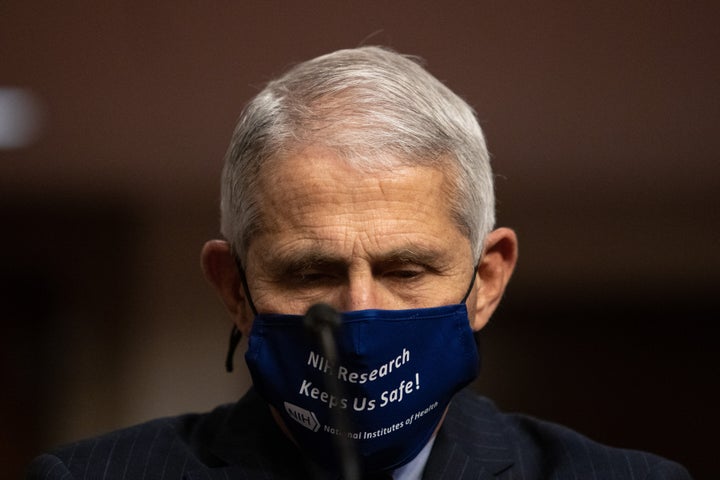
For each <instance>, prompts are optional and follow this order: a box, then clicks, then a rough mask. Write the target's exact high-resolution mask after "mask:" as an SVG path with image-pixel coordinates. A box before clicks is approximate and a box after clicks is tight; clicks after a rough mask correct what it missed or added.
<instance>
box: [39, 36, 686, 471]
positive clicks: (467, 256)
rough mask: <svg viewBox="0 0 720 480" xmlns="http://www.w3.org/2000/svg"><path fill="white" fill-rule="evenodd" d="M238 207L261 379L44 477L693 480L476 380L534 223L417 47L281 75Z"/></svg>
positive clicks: (241, 325) (225, 203)
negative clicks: (503, 223)
mask: <svg viewBox="0 0 720 480" xmlns="http://www.w3.org/2000/svg"><path fill="white" fill-rule="evenodd" d="M221 210H222V233H223V235H224V237H225V239H224V240H213V241H210V242H208V243H207V244H206V245H205V246H204V248H203V250H202V265H203V270H204V272H205V275H206V277H207V279H208V280H209V281H210V282H211V283H212V284H213V285H214V287H215V288H216V289H217V291H218V292H219V294H220V297H221V298H222V301H223V302H224V303H225V306H226V307H227V310H228V311H229V313H230V315H231V316H232V321H233V332H232V336H231V348H230V352H229V354H228V363H229V367H230V368H231V364H232V353H233V351H234V348H235V346H236V345H237V343H238V341H239V340H240V338H241V336H245V337H247V338H248V339H249V344H248V351H247V354H246V361H247V364H248V367H249V369H250V372H251V375H252V378H253V388H252V389H251V390H250V391H249V392H248V393H247V394H246V395H245V397H243V398H242V399H241V400H240V402H238V403H237V404H235V405H231V406H223V407H219V408H218V409H216V410H215V411H213V412H211V413H209V414H205V415H187V416H183V417H178V418H174V419H164V420H159V421H154V422H149V423H147V424H143V425H139V426H136V427H132V428H130V429H126V430H122V431H119V432H115V433H112V434H109V435H106V436H104V437H100V438H97V439H92V440H89V441H84V442H79V443H77V444H75V445H71V446H69V447H66V448H65V449H62V450H60V451H58V452H56V453H55V454H54V455H45V456H43V457H40V458H38V459H37V460H36V461H35V463H34V464H33V467H32V472H33V473H34V474H35V475H36V477H37V478H81V477H82V478H84V477H85V476H90V477H92V478H139V477H142V478H163V479H165V478H167V479H170V478H238V479H239V478H243V479H244V478H248V479H271V478H340V477H342V478H346V479H348V478H369V477H371V476H373V478H375V477H374V476H377V475H385V478H395V479H419V478H426V479H439V478H445V479H466V478H467V479H469V478H472V479H484V478H495V477H497V478H508V479H510V478H515V479H542V478H557V479H564V478H568V479H570V478H573V479H574V478H597V479H600V478H615V479H621V478H628V479H630V478H648V479H651V478H652V479H660V478H677V479H681V478H689V475H688V474H687V472H686V471H685V470H684V469H683V468H682V467H681V466H679V465H677V464H675V463H672V462H670V461H667V460H664V459H662V458H659V457H657V456H654V455H651V454H646V453H641V452H631V451H626V450H619V449H613V448H609V447H605V446H602V445H599V444H597V443H594V442H592V441H591V440H588V439H586V438H585V437H582V436H580V435H579V434H577V433H574V432H572V431H569V430H567V429H565V428H562V427H560V426H557V425H552V424H549V423H544V422H540V421H537V420H533V419H530V418H527V417H523V416H518V415H505V414H501V413H499V412H498V411H497V410H496V409H495V408H494V406H493V405H492V403H491V402H489V401H488V400H486V399H483V398H482V397H479V396H477V395H476V394H474V393H472V392H471V391H469V390H467V389H465V387H466V386H467V385H468V384H469V383H470V382H471V381H472V380H473V379H474V378H475V377H476V375H477V373H478V363H479V361H478V353H477V349H476V346H475V343H474V333H475V332H478V331H479V330H481V329H482V328H483V327H484V326H485V325H486V324H487V322H488V321H489V319H490V316H491V315H492V313H493V311H494V310H495V308H496V307H497V305H498V302H499V301H500V298H501V297H502V294H503V291H504V289H505V287H506V285H507V283H508V280H509V279H510V276H511V274H512V271H513V268H514V265H515V261H516V258H517V239H516V236H515V234H514V232H513V231H512V230H510V229H507V228H497V229H495V228H494V197H493V181H492V172H491V169H490V165H489V158H488V152H487V149H486V146H485V141H484V138H483V134H482V131H481V129H480V127H479V125H478V123H477V121H476V119H475V116H474V114H473V111H472V109H471V108H470V107H469V106H468V105H467V104H466V103H465V102H464V101H463V100H461V99H460V98H459V97H458V96H457V95H455V94H454V93H452V92H451V91H450V90H449V89H448V88H447V87H445V86H444V85H443V84H442V83H440V82H439V81H438V80H436V79H435V78H434V77H432V76H431V75H430V74H429V73H428V72H426V71H425V70H424V69H423V68H422V67H421V66H419V65H418V64H417V63H415V62H414V61H413V60H411V59H409V58H406V57H403V56H401V55H398V54H396V53H394V52H391V51H388V50H385V49H381V48H375V47H365V48H359V49H355V50H343V51H338V52H335V53H331V54H329V55H325V56H322V57H319V58H316V59H313V60H310V61H308V62H305V63H302V64H300V65H298V66H296V67H295V68H293V69H291V70H290V71H289V72H288V73H286V74H285V75H284V76H282V77H280V78H279V79H277V80H275V81H273V82H270V83H269V84H268V85H267V87H266V88H265V89H264V90H263V91H261V92H260V93H259V94H258V95H257V96H256V97H255V98H254V99H253V100H252V101H251V102H250V104H249V105H248V106H247V107H246V109H245V110H244V112H243V114H242V116H241V118H240V121H239V123H238V126H237V128H236V130H235V133H234V135H233V139H232V143H231V145H230V148H229V150H228V153H227V156H226V159H225V169H224V172H223V179H222V205H221ZM338 312H340V313H338Z"/></svg>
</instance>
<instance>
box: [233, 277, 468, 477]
mask: <svg viewBox="0 0 720 480" xmlns="http://www.w3.org/2000/svg"><path fill="white" fill-rule="evenodd" d="M471 287H472V285H471ZM468 293H469V290H468ZM466 296H467V295H466ZM335 339H336V342H337V351H338V361H337V362H336V363H337V364H336V365H332V364H330V362H329V361H328V359H327V358H325V356H324V355H323V353H322V350H321V348H320V346H319V345H318V344H317V342H316V341H315V340H314V339H313V337H312V336H310V335H309V334H308V332H307V330H306V328H305V327H304V325H303V317H302V316H299V315H280V314H259V315H257V316H256V317H255V321H254V323H253V326H252V331H251V333H250V339H249V344H248V351H247V353H246V355H245V360H246V362H247V365H248V367H249V370H250V373H251V375H252V379H253V384H254V387H255V388H256V389H257V391H258V392H259V393H260V395H261V396H262V397H263V398H264V399H265V400H266V401H267V402H268V403H269V404H270V405H272V406H273V407H274V408H275V409H276V410H277V412H278V413H279V414H280V416H281V417H282V419H283V421H284V423H285V425H286V426H287V428H288V429H289V431H290V433H291V434H292V437H293V438H294V440H295V441H296V443H297V444H298V445H299V447H300V448H301V449H302V450H303V451H304V452H305V454H306V455H308V456H309V457H310V458H311V459H312V460H314V461H315V462H316V463H318V464H319V465H322V466H323V467H325V468H328V469H330V470H338V469H339V465H338V464H337V462H338V460H336V456H335V455H334V447H335V445H336V444H337V441H338V438H337V437H338V436H339V437H344V438H350V439H352V440H353V441H354V444H355V446H356V449H357V452H358V456H359V460H360V467H361V468H362V469H363V470H364V471H367V472H374V471H380V470H390V469H394V468H397V467H399V466H401V465H403V464H405V463H407V462H409V461H410V460H412V459H413V458H414V457H415V456H416V455H417V454H418V453H419V452H420V450H421V449H422V448H423V447H424V446H425V444H426V443H427V442H428V441H429V440H430V438H431V437H432V435H433V433H434V431H435V429H436V428H437V426H438V424H439V423H440V421H441V419H442V417H443V415H444V413H445V409H446V408H447V406H448V404H449V402H450V400H451V398H452V397H453V395H454V394H455V393H457V392H458V391H459V390H460V389H462V388H463V387H465V386H466V385H467V384H468V383H470V382H471V381H472V380H473V379H474V378H475V377H476V376H477V374H478V370H479V357H478V351H477V347H476V345H475V340H474V336H473V332H472V329H471V328H470V325H469V321H468V312H467V308H466V306H465V304H464V299H463V302H462V303H460V304H457V305H449V306H442V307H436V308H422V309H412V310H362V311H355V312H349V313H343V314H342V322H341V325H340V327H339V328H338V329H337V332H336V334H335ZM329 377H333V378H334V379H335V380H336V381H337V384H338V385H339V386H340V387H341V390H342V394H341V395H339V396H338V395H337V392H333V391H332V390H333V389H329V388H327V386H328V385H329V380H332V378H329ZM337 409H342V410H344V411H345V412H346V415H345V416H344V418H347V419H348V420H349V422H348V423H347V424H343V423H340V424H339V423H338V415H337Z"/></svg>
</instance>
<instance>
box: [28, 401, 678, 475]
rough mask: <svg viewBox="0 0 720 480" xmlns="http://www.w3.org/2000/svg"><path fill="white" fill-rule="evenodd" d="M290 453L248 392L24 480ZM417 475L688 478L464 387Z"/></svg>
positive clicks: (120, 436) (53, 462) (297, 468)
mask: <svg viewBox="0 0 720 480" xmlns="http://www.w3.org/2000/svg"><path fill="white" fill-rule="evenodd" d="M307 471H308V470H307V469H306V464H305V462H304V460H303V459H302V457H301V456H300V454H299V453H298V451H297V449H296V448H295V447H294V446H293V444H292V443H291V442H290V441H289V440H287V438H286V437H285V436H284V435H283V434H282V432H280V431H279V429H278V428H277V427H276V426H275V423H274V421H273V420H272V417H271V416H270V413H269V410H268V408H267V406H266V405H265V404H264V403H263V401H262V400H261V399H260V398H259V396H258V395H257V394H256V393H255V392H254V391H253V390H250V392H248V394H247V395H246V396H245V397H243V398H242V399H241V400H240V402H238V403H237V404H235V405H226V406H222V407H218V408H217V409H215V410H214V411H212V412H211V413H208V414H204V415H184V416H180V417H173V418H165V419H159V420H154V421H151V422H148V423H144V424H141V425H137V426H135V427H130V428H127V429H124V430H119V431H117V432H113V433H109V434H107V435H104V436H101V437H98V438H94V439H90V440H83V441H80V442H77V443H74V444H72V445H69V446H67V447H64V448H61V449H59V450H58V451H56V452H54V453H53V454H45V455H42V456H40V457H38V458H36V459H35V461H34V462H33V463H32V464H31V466H30V469H29V475H28V478H29V479H64V480H70V479H78V480H80V479H85V478H87V479H108V480H109V479H127V480H130V479H163V480H170V479H187V480H193V479H224V480H228V479H248V480H250V479H257V480H260V479H278V478H279V479H285V478H309V475H308V473H307ZM423 478H425V479H430V480H435V479H448V480H458V479H475V480H481V479H495V478H498V479H513V480H531V479H557V480H561V479H582V480H584V479H597V480H601V479H615V480H620V479H634V480H640V479H646V480H650V479H689V478H690V475H689V474H688V473H687V471H686V470H685V469H684V468H683V467H681V466H680V465H678V464H676V463H673V462H670V461H668V460H665V459H663V458H660V457H657V456H655V455H652V454H649V453H643V452H637V451H631V450H621V449H615V448H610V447H606V446H604V445H600V444H598V443H595V442H593V441H591V440H589V439H587V438H585V437H583V436H581V435H579V434H577V433H575V432H573V431H571V430H568V429H566V428H564V427H561V426H558V425H554V424H551V423H546V422H541V421H538V420H535V419H532V418H529V417H525V416H520V415H506V414H502V413H500V412H498V411H497V409H496V408H495V406H494V405H493V404H492V402H490V401H489V400H487V399H485V398H482V397H480V396H477V395H476V394H474V393H472V392H471V391H469V390H465V391H463V392H461V393H459V394H458V395H457V396H456V397H455V398H454V399H453V402H452V404H451V407H450V410H449V412H448V415H447V417H446V419H445V422H444V424H443V427H442V428H441V429H440V432H439V433H438V436H437V439H436V441H435V445H434V446H433V450H432V453H431V454H430V458H429V460H428V463H427V465H426V468H425V474H424V476H423Z"/></svg>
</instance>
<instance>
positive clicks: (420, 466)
mask: <svg viewBox="0 0 720 480" xmlns="http://www.w3.org/2000/svg"><path fill="white" fill-rule="evenodd" d="M434 443H435V435H433V436H432V438H431V439H430V441H429V442H428V443H427V444H426V445H425V446H424V447H423V449H422V450H420V453H418V454H417V456H416V457H415V458H413V459H412V460H410V462H409V463H406V464H405V465H403V466H402V467H400V468H396V469H395V470H394V471H393V473H392V477H393V480H420V479H421V478H422V474H423V471H424V470H425V464H426V463H427V461H428V457H429V456H430V450H432V447H433V444H434Z"/></svg>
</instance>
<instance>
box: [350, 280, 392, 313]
mask: <svg viewBox="0 0 720 480" xmlns="http://www.w3.org/2000/svg"><path fill="white" fill-rule="evenodd" d="M341 295H342V298H341V299H340V304H341V308H342V310H343V311H346V312H351V311H355V310H368V309H373V308H384V304H383V301H382V298H383V295H382V292H381V286H380V285H378V284H377V282H376V280H375V279H374V278H373V276H372V274H371V273H370V272H367V273H360V272H357V273H353V274H351V275H350V276H349V279H348V283H347V286H346V288H345V289H344V291H343V292H342V294H341Z"/></svg>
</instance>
